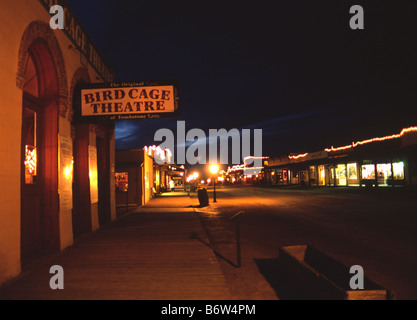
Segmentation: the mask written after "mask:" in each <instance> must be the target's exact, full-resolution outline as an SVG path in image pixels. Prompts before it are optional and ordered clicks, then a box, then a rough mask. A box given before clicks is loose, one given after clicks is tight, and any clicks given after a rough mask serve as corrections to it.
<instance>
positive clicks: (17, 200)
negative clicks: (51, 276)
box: [0, 0, 116, 285]
mask: <svg viewBox="0 0 417 320" xmlns="http://www.w3.org/2000/svg"><path fill="white" fill-rule="evenodd" d="M50 2H54V3H50ZM57 2H58V3H57ZM55 4H58V5H61V6H62V7H63V8H64V16H65V28H64V29H52V28H51V26H50V20H51V14H50V12H49V10H50V7H51V6H52V5H55ZM6 6H7V8H6ZM2 7H3V8H2V10H0V57H1V59H0V68H1V73H0V81H1V91H2V92H1V95H0V100H1V103H0V109H1V112H2V115H3V117H2V118H1V120H0V137H1V143H0V148H1V151H0V152H1V157H0V163H1V167H2V168H3V170H2V172H1V173H0V179H1V182H2V183H1V184H0V185H1V187H0V188H1V189H2V190H1V192H0V205H1V207H2V210H1V211H2V212H1V214H0V285H1V284H2V283H4V282H6V281H7V280H8V279H11V278H13V277H15V276H17V275H19V274H20V273H21V272H22V270H24V268H25V266H26V265H27V263H29V262H30V261H32V259H33V258H38V257H40V256H42V255H44V254H46V253H52V252H59V251H60V250H63V249H64V248H66V247H68V246H71V245H72V244H73V243H74V239H76V237H77V236H79V235H81V234H84V233H88V232H92V231H94V230H97V229H99V228H100V226H102V225H105V224H107V223H109V222H110V221H112V220H113V219H115V217H116V203H115V181H114V175H115V172H114V171H115V151H114V150H115V130H114V122H113V121H107V120H94V121H88V122H86V121H84V122H83V121H78V119H79V118H80V115H79V114H78V113H79V111H78V110H79V109H78V108H77V106H76V104H77V101H79V97H78V98H77V94H78V95H79V93H77V90H76V88H77V85H80V84H88V83H105V82H111V81H114V74H113V73H112V71H111V70H110V68H109V67H108V65H107V64H106V62H105V60H104V59H103V57H102V56H101V54H100V53H99V51H98V50H97V48H96V46H95V45H94V44H93V41H92V40H91V39H90V37H89V36H88V35H87V33H86V31H85V29H84V28H83V27H82V26H81V24H80V23H79V20H78V19H77V17H76V16H75V15H74V13H73V12H72V11H71V9H70V8H69V7H68V5H67V4H66V2H65V1H46V0H17V1H8V2H7V3H6V2H3V3H2Z"/></svg>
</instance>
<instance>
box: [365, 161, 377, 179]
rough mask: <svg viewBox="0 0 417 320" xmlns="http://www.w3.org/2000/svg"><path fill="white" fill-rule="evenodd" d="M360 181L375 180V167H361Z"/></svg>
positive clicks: (367, 165) (371, 165) (368, 165)
mask: <svg viewBox="0 0 417 320" xmlns="http://www.w3.org/2000/svg"><path fill="white" fill-rule="evenodd" d="M362 179H364V180H367V179H370V180H373V179H375V165H373V164H364V165H362Z"/></svg>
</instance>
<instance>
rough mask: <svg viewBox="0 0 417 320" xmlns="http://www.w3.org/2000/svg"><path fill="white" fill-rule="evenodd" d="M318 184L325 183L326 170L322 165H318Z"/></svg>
mask: <svg viewBox="0 0 417 320" xmlns="http://www.w3.org/2000/svg"><path fill="white" fill-rule="evenodd" d="M319 174H320V175H319V184H320V185H321V186H324V185H325V184H326V171H325V169H324V166H319Z"/></svg>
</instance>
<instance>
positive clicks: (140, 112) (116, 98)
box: [80, 83, 179, 120]
mask: <svg viewBox="0 0 417 320" xmlns="http://www.w3.org/2000/svg"><path fill="white" fill-rule="evenodd" d="M80 97H81V116H82V117H105V118H106V119H110V120H129V119H146V118H166V117H174V116H177V115H178V111H179V110H178V92H177V88H176V86H175V85H173V84H146V83H110V84H86V85H83V86H82V87H81V96H80Z"/></svg>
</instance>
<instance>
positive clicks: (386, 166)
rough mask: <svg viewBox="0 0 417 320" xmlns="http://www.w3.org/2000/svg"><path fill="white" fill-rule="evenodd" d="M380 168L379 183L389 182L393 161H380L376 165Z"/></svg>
mask: <svg viewBox="0 0 417 320" xmlns="http://www.w3.org/2000/svg"><path fill="white" fill-rule="evenodd" d="M376 169H377V170H378V183H388V182H387V180H389V179H391V176H392V174H391V163H378V164H377V166H376Z"/></svg>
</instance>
